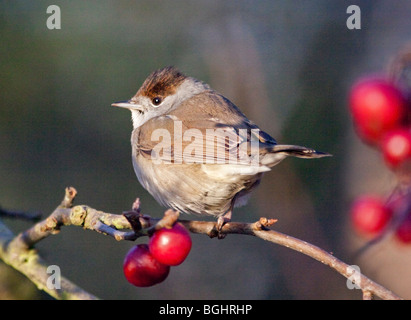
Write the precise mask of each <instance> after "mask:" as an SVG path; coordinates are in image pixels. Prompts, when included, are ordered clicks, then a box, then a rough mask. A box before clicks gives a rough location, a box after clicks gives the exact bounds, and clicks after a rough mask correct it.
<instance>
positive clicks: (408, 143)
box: [381, 128, 411, 168]
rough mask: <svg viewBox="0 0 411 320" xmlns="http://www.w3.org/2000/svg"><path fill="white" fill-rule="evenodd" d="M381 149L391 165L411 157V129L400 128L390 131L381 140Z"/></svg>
mask: <svg viewBox="0 0 411 320" xmlns="http://www.w3.org/2000/svg"><path fill="white" fill-rule="evenodd" d="M381 149H382V152H383V155H384V160H385V162H386V163H387V164H388V165H389V166H391V167H394V168H395V167H397V166H399V165H400V164H402V163H404V161H405V160H408V159H411V131H410V130H408V129H405V128H399V129H394V130H392V131H390V132H388V133H387V134H386V135H385V136H384V138H383V139H382V141H381Z"/></svg>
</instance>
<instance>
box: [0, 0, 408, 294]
mask: <svg viewBox="0 0 411 320" xmlns="http://www.w3.org/2000/svg"><path fill="white" fill-rule="evenodd" d="M50 4H54V5H58V6H59V7H60V9H61V29H60V30H49V29H47V26H46V21H47V18H48V17H49V16H50V15H48V14H47V13H46V10H47V7H48V6H49V5H50ZM351 4H353V3H352V1H332V2H330V1H326V0H316V1H308V0H307V1H269V0H261V1H258V2H256V1H242V0H240V1H238V0H236V1H213V0H212V1H210V0H207V1H205V0H204V1H203V0H198V1H188V0H187V1H183V0H181V1H180V0H178V1H159V0H155V1H152V0H150V1H148V0H147V1H129V0H117V1H114V0H99V1H97V0H92V1H80V0H72V1H58V0H55V1H52V2H50V1H43V0H37V1H27V0H26V1H22V0H13V1H5V0H0V39H1V41H0V73H1V77H0V155H1V156H0V177H1V179H0V206H1V207H4V208H7V209H10V210H26V211H41V212H42V213H43V216H44V217H46V216H47V215H48V214H49V213H51V212H52V211H53V209H54V208H55V207H56V206H57V205H58V204H59V203H60V201H61V199H62V197H63V195H64V188H65V187H66V186H74V187H75V188H76V189H77V190H78V196H77V198H76V203H77V204H87V205H89V206H92V207H94V208H97V209H100V210H103V211H106V212H112V213H118V214H121V213H122V211H125V210H128V209H130V208H131V205H132V203H133V201H134V200H135V198H136V197H140V198H141V201H142V211H143V212H144V213H145V214H149V215H151V216H154V217H160V216H162V214H163V212H164V208H162V207H160V206H159V205H158V204H157V203H156V202H155V201H154V200H153V198H152V197H151V196H150V195H149V194H148V193H147V192H146V191H145V190H144V189H143V188H142V187H141V186H140V185H139V183H138V181H137V178H136V177H135V174H134V172H133V168H132V164H131V147H130V142H129V141H130V134H131V130H132V125H131V120H130V113H129V112H128V111H127V110H119V109H115V108H113V107H111V106H110V104H111V103H112V102H115V101H119V100H125V99H128V98H130V97H131V96H133V95H134V93H135V92H136V91H137V89H138V88H139V86H140V85H141V84H142V82H143V81H144V79H145V78H146V77H147V75H148V74H149V73H151V72H152V71H153V70H155V69H158V68H161V67H164V66H167V65H174V66H176V67H178V68H179V69H181V71H183V72H184V73H185V74H187V75H190V76H193V77H195V78H198V79H201V80H203V81H205V82H208V83H209V84H210V85H211V86H212V87H213V88H214V89H216V90H218V91H220V92H221V93H222V94H224V95H225V96H226V97H228V98H229V99H230V100H232V101H233V102H234V103H235V104H237V105H238V106H239V107H240V108H241V109H242V110H243V112H244V113H245V114H246V115H247V116H248V117H249V118H250V119H252V120H254V121H255V122H256V123H257V124H258V125H259V126H260V127H261V128H262V129H263V130H265V131H267V132H268V133H270V134H271V135H273V136H274V137H275V138H276V139H277V141H278V142H281V143H288V144H299V145H306V146H309V147H313V148H316V149H317V150H322V151H327V152H330V153H332V154H333V155H334V157H332V158H324V159H319V160H315V161H314V160H313V161H308V160H301V159H288V160H286V161H284V162H282V163H281V164H280V165H278V166H277V167H275V168H273V170H272V171H271V172H269V173H267V174H265V176H264V179H263V181H262V183H261V185H260V187H259V188H258V189H257V190H256V191H255V192H254V194H253V196H252V198H251V200H250V202H249V204H248V205H247V206H246V207H243V208H240V209H237V210H236V211H235V212H234V219H233V220H235V221H244V222H254V221H256V220H257V219H258V218H259V217H261V216H265V217H270V218H277V219H278V220H279V221H278V223H277V224H276V225H275V226H274V228H275V229H276V230H278V231H280V232H284V233H287V234H290V235H292V236H295V237H298V238H301V239H303V240H306V241H308V242H311V243H313V244H315V245H317V246H319V247H321V248H323V249H325V250H327V251H329V252H332V253H333V254H334V255H335V256H337V257H338V258H340V259H342V260H343V261H345V262H347V263H348V264H357V265H359V266H360V268H361V271H362V272H363V273H365V274H366V275H367V276H369V277H370V278H372V279H373V280H375V281H377V282H379V283H380V284H382V285H384V286H386V287H388V288H389V289H391V290H393V291H394V292H396V293H397V294H399V295H401V296H403V297H404V298H408V299H409V298H411V247H409V246H405V245H401V244H399V243H398V242H396V241H395V240H393V239H388V240H387V241H385V242H384V243H382V244H379V245H378V247H376V248H373V249H371V250H370V251H369V252H367V253H366V254H365V255H364V256H363V257H362V258H361V259H357V260H354V259H353V252H354V250H355V249H356V248H358V247H359V246H360V245H361V244H363V242H364V240H363V239H362V238H359V237H358V236H357V235H356V234H355V233H354V232H353V231H352V228H351V226H350V223H349V220H348V210H349V207H350V204H351V202H352V201H353V199H355V197H357V196H359V195H361V194H363V193H373V194H378V195H386V194H388V193H389V192H390V190H392V188H393V187H394V186H395V183H396V180H395V178H394V176H393V175H392V173H391V172H390V171H389V170H388V169H386V167H385V166H384V165H383V162H382V160H381V156H380V154H379V153H378V152H376V151H375V150H374V149H371V148H370V147H367V146H366V145H364V144H362V143H361V142H360V141H359V139H358V138H357V136H356V135H355V134H354V131H353V128H352V124H351V120H350V117H349V114H348V112H347V92H348V90H349V88H350V86H351V84H352V83H353V81H355V80H356V79H357V78H358V77H360V76H362V75H364V74H369V73H376V72H377V73H378V72H384V70H385V68H386V66H387V64H388V63H389V61H390V59H391V58H392V57H393V56H394V55H395V54H396V53H397V52H398V50H400V49H401V48H402V47H403V46H404V45H406V44H407V43H409V41H411V39H410V38H411V34H410V30H411V20H410V19H409V17H410V15H411V2H410V1H406V0H397V1H395V2H393V1H388V0H384V1H377V0H369V1H361V0H359V1H356V3H355V4H357V5H358V6H359V7H360V8H361V27H362V28H361V30H349V29H348V28H347V26H346V20H347V18H348V17H349V14H347V13H346V10H347V7H348V6H349V5H351ZM176 187H178V186H176ZM183 218H187V219H202V218H199V217H192V216H185V215H184V216H183ZM4 222H5V223H6V224H7V225H8V226H9V227H10V228H11V229H12V230H13V231H14V232H16V233H18V232H20V231H22V230H24V229H26V228H28V227H29V226H30V223H28V222H21V221H13V220H10V219H4ZM192 240H193V248H192V251H191V253H190V255H189V256H188V258H187V260H186V261H185V262H184V263H183V264H182V265H180V266H178V267H174V268H172V269H171V272H170V275H169V277H168V278H167V280H166V281H164V282H163V283H161V284H158V285H156V286H154V287H151V288H136V287H134V286H132V285H130V284H129V283H128V282H127V281H126V279H125V278H124V276H123V271H122V263H123V259H124V257H125V255H126V253H127V251H128V250H129V249H130V248H131V247H132V246H134V245H135V243H133V242H126V241H124V242H116V241H114V240H113V239H112V238H110V237H106V236H103V235H100V234H97V233H95V232H91V231H84V230H82V229H80V228H76V227H65V228H63V229H62V231H61V232H60V233H59V234H58V235H55V236H52V237H49V238H47V239H45V240H44V241H42V242H41V243H39V244H38V246H37V249H38V250H39V252H40V254H41V255H42V257H44V258H45V259H46V261H48V262H49V263H50V264H55V265H58V266H59V267H60V268H61V271H62V274H63V275H64V276H65V277H67V278H69V279H70V280H72V281H73V282H74V283H76V284H77V285H79V286H80V287H82V288H84V289H85V290H87V291H89V292H91V293H93V294H94V295H96V296H98V297H100V298H103V299H359V298H361V292H360V291H359V290H355V289H354V290H349V289H348V288H347V286H346V279H345V278H344V277H342V276H341V275H339V274H337V273H336V272H334V271H333V270H331V269H330V268H328V267H326V266H323V265H322V264H321V263H319V262H317V261H314V260H312V259H311V258H308V257H306V256H304V255H302V254H300V253H296V252H293V251H291V250H289V249H286V248H282V247H279V246H277V245H274V244H272V243H268V242H265V241H263V240H261V239H256V238H252V237H247V236H240V235H229V236H227V237H226V238H225V239H224V240H217V239H209V238H208V237H207V236H205V235H195V234H193V235H192ZM146 241H147V239H141V240H138V242H146ZM48 298H49V297H48V296H47V294H44V293H42V292H40V291H38V290H37V289H36V288H35V287H34V285H32V283H31V282H30V281H28V280H27V279H26V278H25V277H24V276H22V275H20V274H19V273H18V272H16V271H14V270H12V269H11V268H10V267H8V266H6V265H5V264H4V263H2V262H0V299H48Z"/></svg>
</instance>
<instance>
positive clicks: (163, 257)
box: [149, 223, 191, 266]
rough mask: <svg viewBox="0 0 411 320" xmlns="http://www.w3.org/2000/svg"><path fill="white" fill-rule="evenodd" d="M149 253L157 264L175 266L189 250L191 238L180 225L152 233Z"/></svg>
mask: <svg viewBox="0 0 411 320" xmlns="http://www.w3.org/2000/svg"><path fill="white" fill-rule="evenodd" d="M149 248H150V252H151V254H152V255H153V257H155V258H156V259H157V260H158V261H159V262H161V263H163V264H166V265H169V266H176V265H179V264H181V263H182V262H183V261H184V260H185V258H186V257H187V255H188V254H189V252H190V249H191V237H190V234H189V233H188V231H187V229H186V228H184V226H183V225H182V224H181V223H175V224H174V226H173V227H172V228H162V229H160V230H157V231H156V232H154V234H153V235H152V236H151V238H150V242H149Z"/></svg>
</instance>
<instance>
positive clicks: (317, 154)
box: [270, 144, 332, 159]
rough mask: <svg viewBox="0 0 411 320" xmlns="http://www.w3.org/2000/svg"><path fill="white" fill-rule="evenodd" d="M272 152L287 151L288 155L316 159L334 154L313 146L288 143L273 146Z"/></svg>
mask: <svg viewBox="0 0 411 320" xmlns="http://www.w3.org/2000/svg"><path fill="white" fill-rule="evenodd" d="M270 152H273V153H285V154H286V155H287V156H294V157H298V158H306V159H314V158H323V157H331V156H332V155H331V154H329V153H327V152H322V151H317V150H314V149H311V148H306V147H301V146H293V145H286V144H277V145H275V146H273V147H272V150H270Z"/></svg>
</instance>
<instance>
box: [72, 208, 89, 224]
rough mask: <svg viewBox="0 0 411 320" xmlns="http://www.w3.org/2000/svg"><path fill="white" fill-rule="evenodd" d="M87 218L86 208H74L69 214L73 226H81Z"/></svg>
mask: <svg viewBox="0 0 411 320" xmlns="http://www.w3.org/2000/svg"><path fill="white" fill-rule="evenodd" d="M86 216H87V207H85V206H75V207H73V209H72V210H71V212H70V221H71V223H72V224H73V225H76V226H83V224H84V220H85V219H86Z"/></svg>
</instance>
